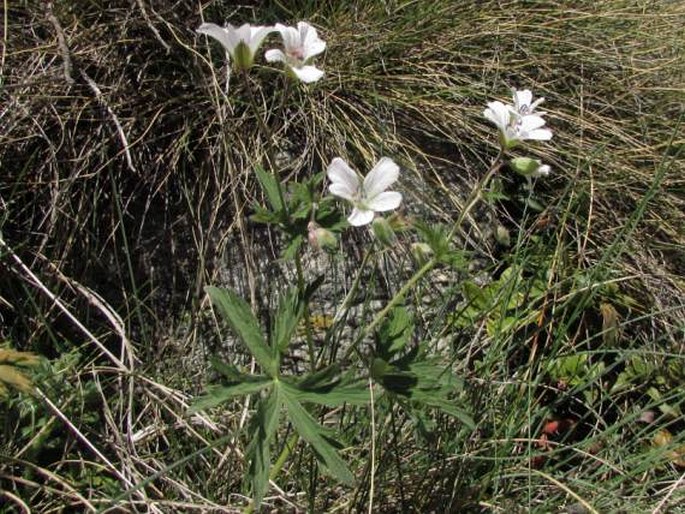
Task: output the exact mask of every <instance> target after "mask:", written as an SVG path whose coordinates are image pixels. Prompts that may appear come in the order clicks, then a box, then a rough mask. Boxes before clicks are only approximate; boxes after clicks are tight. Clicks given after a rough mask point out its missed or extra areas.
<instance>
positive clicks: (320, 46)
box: [302, 39, 326, 61]
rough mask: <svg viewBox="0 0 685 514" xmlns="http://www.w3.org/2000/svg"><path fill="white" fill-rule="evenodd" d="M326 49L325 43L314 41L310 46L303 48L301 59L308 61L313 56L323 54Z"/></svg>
mask: <svg viewBox="0 0 685 514" xmlns="http://www.w3.org/2000/svg"><path fill="white" fill-rule="evenodd" d="M325 49H326V42H325V41H321V40H320V39H319V40H318V41H314V42H312V43H310V44H307V45H305V47H304V55H303V57H302V58H303V59H304V61H308V60H309V59H311V58H312V57H314V56H315V55H319V54H320V53H321V52H323V51H324V50H325Z"/></svg>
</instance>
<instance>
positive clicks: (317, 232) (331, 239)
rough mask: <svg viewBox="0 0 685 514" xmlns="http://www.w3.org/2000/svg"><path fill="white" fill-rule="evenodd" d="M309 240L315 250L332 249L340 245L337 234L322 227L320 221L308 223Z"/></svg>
mask: <svg viewBox="0 0 685 514" xmlns="http://www.w3.org/2000/svg"><path fill="white" fill-rule="evenodd" d="M307 240H308V241H309V244H310V245H311V246H312V248H314V249H315V250H320V249H330V250H333V249H335V248H337V247H338V240H337V239H336V237H335V234H333V232H331V231H330V230H328V229H325V228H322V227H320V226H319V225H318V223H316V222H314V221H310V222H309V223H308V224H307Z"/></svg>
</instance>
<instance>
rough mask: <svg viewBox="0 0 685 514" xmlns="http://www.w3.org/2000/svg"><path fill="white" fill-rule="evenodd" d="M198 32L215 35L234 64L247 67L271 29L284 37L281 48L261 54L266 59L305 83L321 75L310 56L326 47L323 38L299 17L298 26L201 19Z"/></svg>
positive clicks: (236, 66)
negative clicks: (255, 24)
mask: <svg viewBox="0 0 685 514" xmlns="http://www.w3.org/2000/svg"><path fill="white" fill-rule="evenodd" d="M197 32H199V33H200V34H205V35H207V36H211V37H213V38H214V39H216V40H217V41H218V42H219V43H221V44H222V45H223V47H224V48H225V49H226V51H227V52H228V54H229V55H230V58H231V60H232V61H233V66H235V68H236V69H239V70H247V69H249V68H250V67H251V66H252V63H253V62H254V56H255V53H256V52H257V50H258V49H259V47H260V46H261V44H262V42H263V41H264V39H265V38H266V36H268V35H269V34H270V33H272V32H279V33H280V34H281V38H282V39H283V48H284V49H283V50H280V49H276V48H274V49H271V50H267V51H266V53H265V54H264V57H265V58H266V60H267V61H268V62H283V63H285V65H286V66H287V67H288V69H289V70H290V72H291V74H292V75H293V76H295V77H297V78H298V79H299V80H301V81H302V82H305V83H310V82H316V81H317V80H319V79H320V78H321V77H323V71H321V70H320V69H318V68H316V67H315V66H312V65H311V64H310V63H311V60H312V59H313V58H314V57H315V56H317V55H319V54H320V53H322V52H323V51H324V50H325V49H326V42H325V41H323V40H321V39H320V38H319V35H318V34H317V32H316V29H315V28H314V27H312V26H311V25H309V24H308V23H306V22H304V21H301V22H299V23H298V24H297V27H287V26H285V25H281V24H280V23H277V24H276V25H275V26H273V27H264V26H252V25H250V24H249V23H246V24H244V25H241V26H240V27H234V26H233V25H230V24H228V25H226V26H225V27H220V26H219V25H216V24H214V23H203V24H202V25H200V27H198V29H197Z"/></svg>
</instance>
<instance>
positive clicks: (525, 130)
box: [483, 89, 552, 183]
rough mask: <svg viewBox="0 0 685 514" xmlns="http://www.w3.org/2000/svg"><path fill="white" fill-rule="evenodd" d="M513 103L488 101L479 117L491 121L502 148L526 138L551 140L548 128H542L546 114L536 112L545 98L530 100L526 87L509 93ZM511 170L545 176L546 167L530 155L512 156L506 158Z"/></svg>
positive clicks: (526, 175)
mask: <svg viewBox="0 0 685 514" xmlns="http://www.w3.org/2000/svg"><path fill="white" fill-rule="evenodd" d="M512 96H513V104H505V103H502V102H499V101H495V102H489V103H488V107H487V109H485V111H483V116H485V117H486V118H487V119H488V120H490V121H491V122H493V123H494V124H495V125H496V126H497V128H498V129H499V131H500V139H501V143H502V148H504V149H506V150H510V149H512V148H514V147H515V146H516V145H517V144H518V143H519V142H521V141H525V140H527V139H530V140H534V141H549V140H550V139H552V131H551V130H549V129H547V128H543V127H544V125H545V119H544V118H543V116H544V115H545V114H546V113H544V112H541V111H536V108H537V106H538V105H540V104H541V103H542V102H543V101H544V100H545V99H544V98H538V99H537V100H535V101H533V93H531V91H530V90H528V89H523V90H521V91H516V90H514V91H513V92H512ZM509 164H510V166H511V169H513V170H514V171H515V172H517V173H519V174H520V175H523V176H524V177H526V179H528V182H529V183H530V179H531V178H534V177H541V176H547V175H549V172H550V167H549V166H548V165H547V164H542V163H541V162H540V161H539V160H537V159H532V158H530V157H516V158H514V159H512V160H511V161H510V163H509Z"/></svg>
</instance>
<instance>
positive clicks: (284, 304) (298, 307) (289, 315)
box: [271, 287, 304, 352]
mask: <svg viewBox="0 0 685 514" xmlns="http://www.w3.org/2000/svg"><path fill="white" fill-rule="evenodd" d="M303 313H304V302H301V301H300V299H299V295H298V294H297V288H295V287H291V288H289V289H288V290H287V291H286V293H285V294H284V295H283V296H281V300H280V302H279V304H278V311H277V312H276V319H275V321H274V329H273V333H272V341H271V345H272V346H273V347H274V348H277V349H278V351H279V352H283V351H285V349H286V348H287V347H288V344H290V340H291V339H292V337H293V334H294V333H295V330H297V324H298V323H299V322H300V318H301V317H302V314H303Z"/></svg>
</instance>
